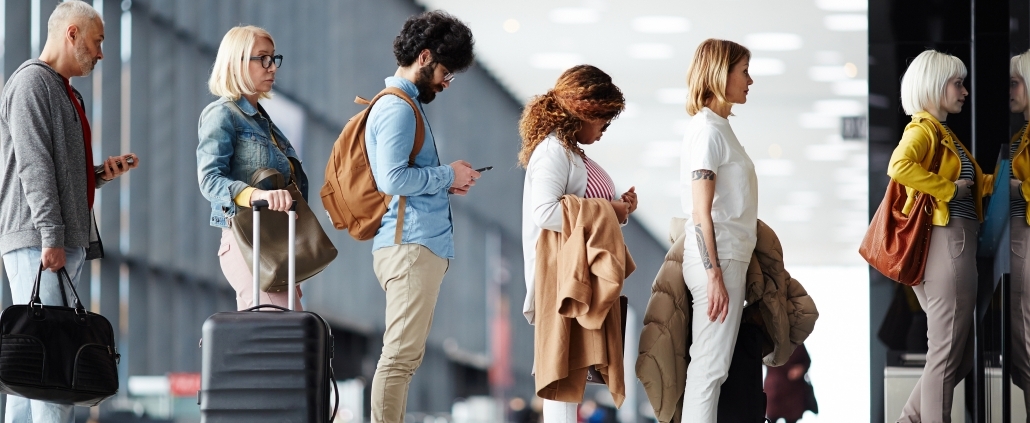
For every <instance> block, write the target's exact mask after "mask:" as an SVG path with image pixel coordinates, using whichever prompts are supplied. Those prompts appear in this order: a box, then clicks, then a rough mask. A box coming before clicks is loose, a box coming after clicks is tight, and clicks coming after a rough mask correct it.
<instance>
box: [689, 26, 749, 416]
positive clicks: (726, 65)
mask: <svg viewBox="0 0 1030 423" xmlns="http://www.w3.org/2000/svg"><path fill="white" fill-rule="evenodd" d="M750 60H751V52H750V51H748V49H747V48H745V47H744V46H742V45H740V44H737V43H735V42H732V41H726V40H716V39H708V40H705V41H704V42H702V43H701V45H700V46H698V48H697V51H696V52H695V53H694V60H693V62H692V63H691V64H690V70H689V71H688V72H687V85H688V86H689V89H690V94H689V96H688V97H687V113H689V114H690V115H692V116H693V119H691V120H690V124H689V125H688V126H687V133H686V135H684V137H683V147H682V154H681V161H680V182H681V184H680V185H681V187H682V188H681V194H682V195H681V202H682V205H683V211H684V212H685V213H686V214H687V222H686V228H685V229H686V231H687V233H688V234H690V233H693V234H695V236H696V238H697V244H696V247H695V246H694V245H690V244H689V243H688V244H687V245H684V249H683V280H684V281H685V282H686V285H687V289H688V290H690V294H691V296H692V298H693V301H694V302H693V306H692V307H693V316H694V317H693V319H692V321H691V336H692V338H693V342H692V343H691V346H690V364H689V365H688V366H687V386H686V390H685V393H684V396H683V421H684V422H697V423H714V422H715V421H716V418H717V415H716V408H717V405H718V402H719V392H720V389H721V387H722V383H723V382H724V381H725V380H726V376H727V372H728V371H729V368H730V358H732V356H733V345H734V343H735V342H736V339H737V331H738V329H739V328H740V319H741V314H742V313H743V311H744V286H745V275H746V273H747V266H748V263H750V262H751V253H752V252H753V251H754V249H755V243H756V242H757V240H758V234H757V225H758V178H757V176H756V175H755V165H754V163H753V162H752V161H751V158H750V157H748V155H747V152H746V151H744V147H743V146H741V145H740V141H738V140H737V136H736V135H735V134H734V133H733V128H731V127H730V122H729V117H730V116H731V115H732V113H730V110H731V108H732V107H733V105H734V104H743V103H745V102H747V93H748V86H750V85H751V84H752V83H753V82H754V81H752V80H751V76H750V75H749V74H748V63H749V62H750Z"/></svg>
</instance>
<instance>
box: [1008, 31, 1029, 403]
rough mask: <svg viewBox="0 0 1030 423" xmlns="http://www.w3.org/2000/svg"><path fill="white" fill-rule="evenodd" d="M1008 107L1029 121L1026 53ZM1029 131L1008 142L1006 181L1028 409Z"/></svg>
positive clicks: (1015, 358) (1017, 65) (1018, 365)
mask: <svg viewBox="0 0 1030 423" xmlns="http://www.w3.org/2000/svg"><path fill="white" fill-rule="evenodd" d="M1009 73H1010V79H1009V108H1010V110H1011V111H1012V113H1019V114H1020V115H1022V116H1023V120H1024V121H1030V85H1028V84H1027V81H1030V51H1027V52H1024V53H1022V54H1020V55H1017V56H1015V57H1013V58H1012V60H1011V61H1010V62H1009ZM1028 145H1030V131H1028V130H1027V124H1026V123H1024V124H1023V129H1021V130H1020V131H1019V132H1017V133H1016V135H1015V136H1013V137H1012V140H1011V141H1010V142H1009V156H1010V157H1011V158H1012V161H1011V162H1010V163H1011V166H1012V167H1011V169H1010V170H1011V171H1012V176H1011V177H1010V178H1009V204H1010V207H1009V216H1010V217H1009V219H1010V221H1009V223H1010V225H1011V226H1009V227H1010V235H1011V237H1012V238H1011V240H1010V250H1011V255H1010V256H1009V258H1010V261H1009V263H1010V265H1011V267H1012V268H1011V274H1012V296H1011V297H1010V298H1011V299H1010V306H1011V307H1010V308H1011V310H1012V320H1011V322H1012V340H1013V343H1012V370H1013V371H1012V381H1013V382H1014V383H1015V384H1016V386H1018V387H1019V388H1020V389H1022V390H1023V401H1024V403H1025V404H1026V406H1027V407H1028V408H1030V325H1028V324H1027V321H1028V320H1030V259H1028V257H1030V255H1028V254H1027V253H1026V251H1027V246H1030V215H1028V213H1027V202H1028V200H1030V185H1028V184H1026V181H1027V179H1030V148H1027V147H1028Z"/></svg>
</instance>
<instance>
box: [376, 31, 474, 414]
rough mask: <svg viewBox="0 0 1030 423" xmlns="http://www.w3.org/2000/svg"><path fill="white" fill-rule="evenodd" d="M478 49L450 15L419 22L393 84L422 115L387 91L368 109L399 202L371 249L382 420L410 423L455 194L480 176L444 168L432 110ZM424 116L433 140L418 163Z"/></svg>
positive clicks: (458, 165)
mask: <svg viewBox="0 0 1030 423" xmlns="http://www.w3.org/2000/svg"><path fill="white" fill-rule="evenodd" d="M472 45H473V40H472V31H471V30H470V29H469V28H468V26H466V25H465V24H464V23H462V22H461V21H459V20H458V19H457V18H455V17H453V16H451V15H448V14H447V13H444V12H441V11H434V12H425V13H422V14H419V15H416V16H412V17H411V18H409V19H408V20H407V21H406V22H405V23H404V27H403V28H402V29H401V33H400V35H398V36H397V38H396V39H394V42H393V53H394V56H395V57H396V59H397V66H398V68H397V71H396V72H395V73H394V76H392V77H389V78H386V86H387V87H388V88H389V87H394V88H399V89H400V90H402V91H403V92H404V94H406V96H407V97H408V98H410V99H411V100H414V102H413V104H414V105H415V106H416V107H417V109H418V110H413V109H412V106H410V105H409V104H408V103H407V102H406V101H405V100H404V99H402V98H401V97H398V96H396V95H387V96H383V97H382V98H381V99H380V100H378V101H377V102H376V103H375V105H374V106H372V110H370V111H369V115H368V123H367V126H366V127H365V128H366V129H365V143H366V151H368V155H369V162H370V164H371V166H372V174H373V175H374V177H375V180H376V186H377V187H378V188H379V190H381V191H382V192H384V193H386V194H390V195H392V196H393V197H392V199H391V201H390V205H389V206H388V207H387V211H386V215H385V216H383V220H382V225H381V226H380V227H379V231H378V232H376V236H375V239H374V240H373V243H372V257H373V268H374V270H375V274H376V277H377V278H378V279H379V284H380V285H381V286H382V288H383V291H385V293H386V330H385V331H384V333H383V353H382V355H381V356H380V357H379V364H378V365H377V366H376V373H375V376H374V377H373V378H372V392H371V393H372V410H371V411H372V422H374V423H402V422H404V409H405V407H406V404H405V403H406V402H407V397H408V385H409V384H410V382H411V376H412V375H414V374H415V370H416V369H417V368H418V366H419V365H420V364H421V363H422V357H423V355H424V354H425V350H426V338H427V337H428V336H429V328H430V326H432V323H433V310H434V309H435V308H436V299H437V296H438V295H439V293H440V285H441V284H442V283H443V277H444V274H445V273H447V268H448V266H449V264H450V259H453V258H454V228H453V219H452V217H451V209H450V200H449V198H448V194H455V195H465V194H466V193H468V191H469V189H470V188H471V187H472V185H474V184H475V178H478V177H479V173H478V172H476V171H475V170H473V169H472V166H471V165H469V163H468V162H465V161H464V160H458V161H455V162H453V163H451V164H450V165H441V164H440V156H439V154H437V150H436V140H435V138H434V137H433V131H432V128H431V127H430V126H429V120H428V119H426V115H425V109H424V107H423V105H425V104H428V103H429V102H431V101H433V99H434V98H436V95H437V94H438V93H440V92H443V90H445V89H447V87H449V86H450V84H451V83H452V81H453V80H454V75H455V74H457V73H459V72H462V71H464V70H465V69H468V67H469V66H471V65H472V61H473V53H472ZM416 113H417V114H418V116H419V117H421V119H416ZM419 120H421V122H422V125H423V126H424V128H423V131H422V132H423V134H424V136H425V138H424V143H423V144H422V148H421V149H420V150H419V151H418V154H416V155H415V160H414V161H413V163H409V162H408V159H409V155H410V154H411V152H412V148H413V147H414V144H415V128H416V126H415V125H416V122H418V121H419ZM402 197H404V201H400V199H401V198H402ZM405 204H406V205H405ZM402 207H403V209H401V208H402ZM398 216H400V218H398ZM398 220H400V222H399V223H398ZM398 225H399V227H400V229H401V230H398Z"/></svg>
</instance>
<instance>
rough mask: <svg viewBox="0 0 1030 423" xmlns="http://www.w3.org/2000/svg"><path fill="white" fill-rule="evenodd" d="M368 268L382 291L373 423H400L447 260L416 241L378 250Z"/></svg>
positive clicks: (430, 324)
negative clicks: (382, 318) (383, 302)
mask: <svg viewBox="0 0 1030 423" xmlns="http://www.w3.org/2000/svg"><path fill="white" fill-rule="evenodd" d="M372 257H373V268H374V270H375V274H376V278H378V279H379V284H380V285H381V286H382V287H383V290H384V291H386V331H385V332H384V333H383V353H382V355H381V356H379V364H378V365H377V366H376V374H375V377H374V378H373V379H372V422H373V423H403V422H404V410H405V408H406V406H407V402H408V384H409V383H411V376H412V375H414V374H415V370H416V369H418V366H419V365H421V364H422V358H423V357H424V356H425V352H426V338H427V337H428V336H429V328H430V327H432V326H433V311H434V310H435V309H436V299H437V297H438V296H439V295H440V285H441V283H442V282H443V277H444V274H446V273H447V268H448V265H449V262H448V260H447V259H445V258H441V257H439V256H437V255H436V254H433V252H432V251H430V250H429V249H428V248H426V247H424V246H421V245H418V244H402V245H394V246H392V247H386V248H380V249H378V250H376V251H375V252H373V253H372Z"/></svg>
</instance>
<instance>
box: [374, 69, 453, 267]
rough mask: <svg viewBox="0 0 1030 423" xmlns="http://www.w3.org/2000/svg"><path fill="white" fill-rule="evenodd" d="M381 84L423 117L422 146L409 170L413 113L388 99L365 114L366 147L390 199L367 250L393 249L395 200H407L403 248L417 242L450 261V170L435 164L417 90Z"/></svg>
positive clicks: (407, 84) (400, 83)
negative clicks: (415, 107)
mask: <svg viewBox="0 0 1030 423" xmlns="http://www.w3.org/2000/svg"><path fill="white" fill-rule="evenodd" d="M386 86H388V87H398V88H400V89H402V90H404V92H405V93H407V94H408V96H409V97H411V98H412V99H416V101H415V104H417V105H418V106H419V109H420V111H421V113H422V122H423V125H425V142H424V143H423V144H422V149H421V150H420V151H419V153H418V155H416V156H415V166H413V167H409V166H408V155H409V154H411V148H412V147H413V146H414V145H415V114H414V113H412V111H411V106H409V105H408V103H405V102H404V100H401V99H400V98H399V97H396V96H392V95H388V96H384V97H383V98H381V99H379V101H376V104H375V105H374V106H372V110H370V111H369V114H368V125H367V126H366V127H365V146H366V148H367V150H368V159H369V162H370V163H371V165H372V175H374V176H375V180H376V185H377V186H378V187H379V190H380V191H382V192H384V193H387V194H390V195H392V196H393V197H392V198H391V199H390V205H389V206H388V207H387V209H386V215H385V216H383V223H382V225H381V226H380V227H379V231H378V232H376V236H375V239H374V240H373V241H372V251H375V250H378V249H380V248H384V247H389V246H392V245H394V243H393V241H394V232H395V231H396V228H397V206H398V201H400V197H399V196H407V197H408V199H407V207H406V208H405V209H404V228H403V229H404V231H403V234H402V236H401V243H402V244H419V245H422V246H424V247H426V248H428V249H429V250H430V251H432V252H433V254H436V255H437V256H439V257H442V258H445V259H452V258H454V230H453V229H454V228H453V225H452V222H451V203H450V200H449V199H448V198H447V195H448V193H447V189H448V188H450V186H451V183H453V182H454V169H452V168H451V167H450V166H447V165H441V164H440V156H439V154H437V151H436V141H435V139H434V138H433V131H432V129H431V128H430V127H429V119H428V118H426V114H425V110H424V109H422V103H421V102H419V101H418V100H417V98H418V88H416V87H415V84H414V83H412V82H411V81H409V80H407V79H404V78H399V77H395V76H393V77H389V78H386Z"/></svg>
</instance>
